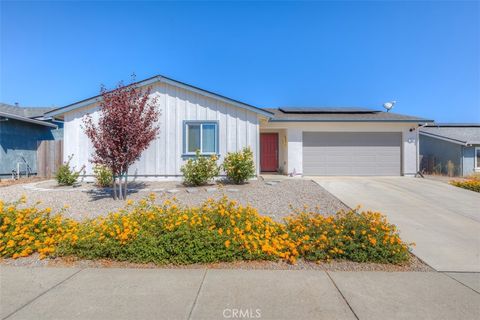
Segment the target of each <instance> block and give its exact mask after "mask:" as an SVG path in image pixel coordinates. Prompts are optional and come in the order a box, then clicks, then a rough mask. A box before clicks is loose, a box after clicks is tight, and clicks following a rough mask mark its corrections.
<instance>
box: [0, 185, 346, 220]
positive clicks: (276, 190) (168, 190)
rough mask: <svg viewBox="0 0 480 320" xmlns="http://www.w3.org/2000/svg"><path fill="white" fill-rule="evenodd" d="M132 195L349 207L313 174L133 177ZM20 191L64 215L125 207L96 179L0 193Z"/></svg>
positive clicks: (283, 207)
mask: <svg viewBox="0 0 480 320" xmlns="http://www.w3.org/2000/svg"><path fill="white" fill-rule="evenodd" d="M129 189H131V190H130V191H129V196H128V198H129V199H132V200H139V199H142V198H143V197H146V196H147V195H148V194H149V193H152V192H153V193H155V194H157V201H158V202H161V201H163V200H165V199H172V198H176V199H177V200H178V201H179V203H180V204H184V205H188V206H192V205H198V204H200V203H202V202H203V201H204V200H206V199H208V198H214V199H218V198H220V197H222V196H223V195H226V196H228V197H229V198H230V199H235V200H237V201H239V202H240V203H242V204H244V205H246V204H250V205H251V206H253V207H255V208H257V209H258V210H259V212H260V213H261V214H264V215H268V216H270V217H272V218H274V219H275V220H278V221H279V220H281V219H282V218H283V217H285V216H287V215H288V214H290V213H291V212H292V211H293V209H292V208H297V209H298V208H303V207H304V206H307V207H309V208H312V209H315V210H317V211H318V212H320V213H322V214H326V215H328V214H332V213H335V212H337V211H339V210H342V209H348V207H346V206H345V205H344V204H343V203H342V202H340V200H338V199H337V198H336V197H334V196H333V195H331V194H330V193H329V192H327V191H326V190H325V189H323V188H322V187H320V186H319V185H318V184H316V183H315V182H313V181H311V180H304V179H280V180H264V179H263V178H259V179H258V180H253V181H250V182H249V183H248V184H245V185H229V184H225V185H222V184H215V185H209V186H203V187H193V188H190V187H185V186H183V185H182V184H181V183H180V182H178V181H165V182H131V183H130V184H129ZM22 195H25V196H26V197H27V205H33V204H35V203H36V202H37V201H41V204H40V205H39V207H51V208H52V211H54V212H55V211H59V210H61V209H62V208H64V207H65V206H68V208H67V209H66V210H65V213H64V214H65V215H66V216H68V217H72V218H75V219H82V218H85V217H95V216H98V215H103V214H106V213H108V212H111V211H115V210H117V209H120V208H122V207H123V206H124V205H125V203H124V202H123V201H114V200H113V199H112V197H111V193H110V191H109V190H102V189H99V188H97V187H95V186H94V185H93V184H92V183H81V184H79V185H78V186H76V187H59V186H57V185H56V182H55V181H53V180H48V181H42V182H35V183H29V184H15V185H11V186H6V187H1V188H0V199H1V200H3V201H15V200H18V199H19V198H20V197H21V196H22Z"/></svg>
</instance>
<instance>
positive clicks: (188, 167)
mask: <svg viewBox="0 0 480 320" xmlns="http://www.w3.org/2000/svg"><path fill="white" fill-rule="evenodd" d="M217 160H218V158H217V156H216V155H212V156H210V157H208V156H202V155H200V150H197V151H196V152H195V158H191V159H188V160H187V163H185V164H184V165H183V166H182V167H181V168H180V171H182V173H183V179H184V183H185V184H186V185H195V186H201V185H204V184H206V183H207V182H209V181H210V180H212V179H213V178H215V177H216V176H218V173H219V172H220V167H219V166H218V165H217Z"/></svg>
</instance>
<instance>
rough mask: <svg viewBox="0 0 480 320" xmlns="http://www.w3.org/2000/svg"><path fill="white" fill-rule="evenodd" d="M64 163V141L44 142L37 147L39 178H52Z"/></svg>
mask: <svg viewBox="0 0 480 320" xmlns="http://www.w3.org/2000/svg"><path fill="white" fill-rule="evenodd" d="M62 163H63V140H43V141H38V145H37V176H39V177H44V178H51V177H53V176H54V175H55V173H56V172H57V169H58V167H59V166H60V165H61V164H62Z"/></svg>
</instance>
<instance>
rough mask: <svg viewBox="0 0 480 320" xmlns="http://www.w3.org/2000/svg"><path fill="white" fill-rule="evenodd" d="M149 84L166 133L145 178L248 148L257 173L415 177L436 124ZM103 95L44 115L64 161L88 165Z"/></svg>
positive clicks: (142, 162)
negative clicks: (59, 139) (425, 136)
mask: <svg viewBox="0 0 480 320" xmlns="http://www.w3.org/2000/svg"><path fill="white" fill-rule="evenodd" d="M137 85H139V86H145V87H146V86H150V87H151V95H152V96H156V97H157V105H158V108H159V111H160V119H159V126H160V134H159V135H158V137H157V138H156V139H155V140H154V141H153V142H152V143H151V145H150V147H149V148H148V149H147V150H146V151H145V152H144V153H143V154H142V156H141V158H140V159H139V160H138V161H137V163H136V164H135V165H134V166H132V167H131V170H130V172H129V173H130V174H131V175H133V176H135V177H136V178H138V179H140V180H142V179H143V180H148V179H160V178H176V177H179V176H181V172H180V168H181V166H182V164H183V163H184V162H185V160H186V159H188V157H191V156H192V154H193V153H194V152H195V150H196V149H200V150H201V152H202V153H204V154H213V153H215V154H218V155H219V157H220V162H221V161H222V159H223V157H224V156H225V155H226V154H227V153H228V152H232V151H237V150H240V149H242V148H243V147H246V146H248V147H250V148H251V149H252V150H253V151H254V155H255V162H256V168H257V173H260V172H281V173H284V174H295V175H395V176H398V175H414V174H415V173H416V172H417V171H418V166H419V164H418V128H419V126H420V125H423V124H424V123H427V122H432V121H431V120H426V119H421V118H417V117H412V116H405V115H399V114H395V113H391V112H383V111H375V110H371V109H365V108H278V109H264V108H258V107H254V106H252V105H249V104H246V103H243V102H240V101H237V100H233V99H230V98H227V97H225V96H222V95H219V94H216V93H213V92H210V91H207V90H203V89H200V88H198V87H194V86H191V85H188V84H185V83H182V82H179V81H176V80H173V79H170V78H167V77H164V76H155V77H152V78H149V79H146V80H143V81H140V82H138V83H137ZM99 99H101V96H95V97H92V98H88V99H85V100H82V101H79V102H76V103H73V104H71V105H68V106H65V107H62V108H58V109H55V110H53V111H51V112H48V113H46V114H45V116H50V117H54V118H58V119H61V120H63V121H64V158H66V157H67V156H68V155H71V154H73V155H74V156H73V159H72V162H71V164H72V165H74V166H76V167H80V166H82V165H86V169H87V171H86V174H87V175H91V174H92V164H91V163H90V162H89V159H90V158H91V154H92V151H93V149H92V146H91V143H90V141H89V139H88V138H87V136H86V135H85V133H84V132H83V129H82V122H83V120H82V119H83V117H84V116H85V115H86V114H91V115H92V116H93V118H94V119H95V117H98V102H99Z"/></svg>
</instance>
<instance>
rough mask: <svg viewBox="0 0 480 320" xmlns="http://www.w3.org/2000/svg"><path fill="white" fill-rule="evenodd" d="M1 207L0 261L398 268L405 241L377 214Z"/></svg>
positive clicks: (148, 206) (216, 205)
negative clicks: (93, 212) (276, 215)
mask: <svg viewBox="0 0 480 320" xmlns="http://www.w3.org/2000/svg"><path fill="white" fill-rule="evenodd" d="M22 202H23V201H19V202H16V203H12V204H4V203H3V202H0V256H2V257H13V258H17V257H24V256H28V255H30V254H32V253H35V252H38V253H40V255H41V257H45V256H64V255H73V256H76V257H79V258H87V259H99V258H108V259H114V260H119V261H130V262H140V263H147V262H153V263H157V264H165V263H174V264H190V263H209V262H220V261H235V260H285V261H288V262H289V263H295V262H296V261H297V259H298V258H304V259H308V260H314V261H319V260H327V261H328V260H331V259H348V260H352V261H358V262H367V261H368V262H382V263H401V262H404V261H407V260H408V257H409V255H408V244H406V243H404V242H403V241H402V240H401V239H400V237H399V235H398V233H397V231H396V229H395V226H393V225H391V224H389V223H388V222H387V221H386V219H385V217H383V216H382V215H380V214H379V213H371V212H367V213H361V214H358V213H357V211H351V212H341V213H338V214H336V215H334V216H330V217H324V216H322V215H319V214H316V213H313V212H299V213H297V214H294V215H292V216H291V217H289V218H287V219H286V220H285V222H284V223H278V222H275V221H273V220H272V219H271V218H269V217H266V216H262V215H260V214H258V212H257V210H256V209H254V208H252V207H248V206H246V207H245V206H241V205H239V204H237V203H236V202H235V201H230V200H228V199H227V198H223V199H220V200H218V201H214V200H207V201H206V202H205V203H204V204H203V205H202V206H200V207H191V208H189V207H183V206H179V205H178V204H177V203H175V202H171V201H168V200H167V201H165V202H164V203H163V204H161V205H158V204H155V197H154V195H150V196H149V198H146V199H143V200H141V201H139V202H138V203H135V204H134V203H130V204H128V205H127V206H126V207H125V208H124V209H122V210H120V211H119V212H114V213H110V214H109V215H107V216H105V217H98V218H95V219H88V220H83V221H81V222H78V221H74V220H71V219H67V218H63V217H62V216H61V214H57V215H55V216H51V215H50V210H48V209H46V210H39V209H37V208H35V207H32V208H21V206H20V203H22Z"/></svg>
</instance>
